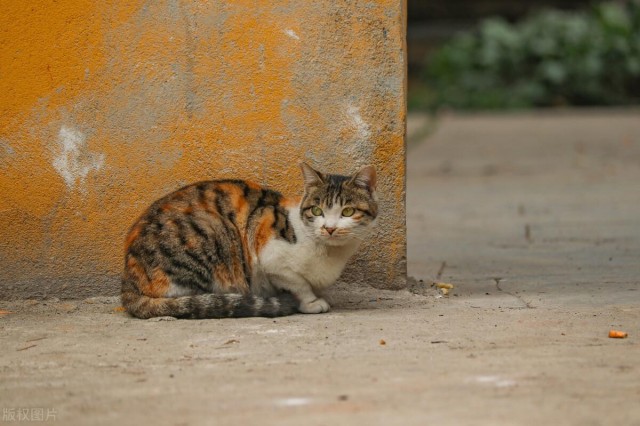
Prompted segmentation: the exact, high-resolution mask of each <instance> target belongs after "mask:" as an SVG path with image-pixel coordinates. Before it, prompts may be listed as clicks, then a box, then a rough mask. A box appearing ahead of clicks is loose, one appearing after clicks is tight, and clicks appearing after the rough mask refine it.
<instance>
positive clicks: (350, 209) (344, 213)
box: [342, 207, 356, 217]
mask: <svg viewBox="0 0 640 426" xmlns="http://www.w3.org/2000/svg"><path fill="white" fill-rule="evenodd" d="M355 212H356V209H354V208H353V207H345V208H344V209H342V216H344V217H351V216H353V214H354V213H355Z"/></svg>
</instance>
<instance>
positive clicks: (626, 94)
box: [410, 1, 640, 109]
mask: <svg viewBox="0 0 640 426" xmlns="http://www.w3.org/2000/svg"><path fill="white" fill-rule="evenodd" d="M423 81H424V82H425V87H423V88H421V92H420V93H417V94H415V96H412V97H411V100H410V106H412V107H423V108H424V107H427V108H431V109H437V108H439V107H453V108H458V109H498V108H528V107H537V106H558V105H628V104H637V103H640V3H639V2H637V1H630V2H627V3H604V4H600V5H598V6H595V7H593V8H591V9H589V10H586V11H582V12H562V11H556V10H546V11H541V12H539V13H537V14H535V15H532V16H531V17H529V18H527V19H526V20H524V21H522V22H520V23H518V24H509V23H508V22H505V21H504V20H502V19H500V18H492V19H487V20H485V21H483V22H482V23H481V25H480V27H479V29H478V30H477V31H475V32H473V33H466V34H462V35H459V36H457V37H455V38H454V39H452V40H451V41H450V42H448V43H447V44H445V45H444V46H443V47H441V48H440V49H439V50H438V51H437V52H435V53H434V54H433V55H432V56H431V57H430V59H429V61H428V64H427V67H426V72H425V73H424V75H423Z"/></svg>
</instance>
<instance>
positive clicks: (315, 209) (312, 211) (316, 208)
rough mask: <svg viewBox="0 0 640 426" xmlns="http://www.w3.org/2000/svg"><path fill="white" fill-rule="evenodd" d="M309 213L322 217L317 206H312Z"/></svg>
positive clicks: (320, 210)
mask: <svg viewBox="0 0 640 426" xmlns="http://www.w3.org/2000/svg"><path fill="white" fill-rule="evenodd" d="M311 213H312V214H313V215H314V216H322V209H321V208H320V207H318V206H313V207H311Z"/></svg>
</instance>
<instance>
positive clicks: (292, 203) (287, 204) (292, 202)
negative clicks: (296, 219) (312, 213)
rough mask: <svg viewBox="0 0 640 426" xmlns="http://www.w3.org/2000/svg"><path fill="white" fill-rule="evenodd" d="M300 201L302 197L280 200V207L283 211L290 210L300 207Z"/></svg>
mask: <svg viewBox="0 0 640 426" xmlns="http://www.w3.org/2000/svg"><path fill="white" fill-rule="evenodd" d="M300 201H302V197H291V198H282V200H280V205H281V206H282V207H284V208H285V209H291V208H294V207H296V206H298V205H300Z"/></svg>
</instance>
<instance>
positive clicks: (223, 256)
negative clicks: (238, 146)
mask: <svg viewBox="0 0 640 426" xmlns="http://www.w3.org/2000/svg"><path fill="white" fill-rule="evenodd" d="M300 167H301V169H302V176H303V180H304V192H303V195H302V197H297V198H286V197H284V196H282V194H280V193H279V192H277V191H274V190H271V189H268V188H263V187H261V186H259V185H257V184H255V183H252V182H250V181H244V180H213V181H205V182H199V183H195V184H192V185H188V186H185V187H183V188H181V189H179V190H177V191H175V192H173V193H171V194H169V195H167V196H165V197H163V198H160V199H159V200H157V201H156V202H155V203H153V204H152V205H151V206H150V207H149V208H148V209H147V210H146V212H145V213H143V214H142V216H141V217H140V218H139V219H138V220H137V221H136V222H135V224H134V225H133V226H132V227H131V229H130V231H129V233H128V235H127V238H126V241H125V265H124V274H123V277H122V294H121V297H122V304H123V306H124V308H125V309H126V310H127V312H129V314H131V315H132V316H134V317H138V318H143V319H146V318H152V317H161V316H170V317H176V318H225V317H253V316H264V317H277V316H285V315H291V314H294V313H296V312H302V313H323V312H327V311H329V309H330V306H329V304H328V303H327V301H326V300H325V299H323V298H322V297H319V293H320V292H321V291H322V290H324V289H325V288H327V287H329V286H330V285H332V284H333V283H335V281H336V280H337V279H338V277H339V276H340V274H341V273H342V271H343V269H344V267H345V265H346V263H347V261H348V260H349V258H350V257H351V256H352V255H353V254H355V253H356V251H357V250H358V247H359V245H360V243H361V241H362V240H363V239H364V238H365V237H366V236H367V234H369V233H370V231H371V229H372V228H373V226H374V224H375V222H376V219H377V216H378V200H377V195H376V171H375V168H374V167H373V166H364V167H362V168H361V169H359V170H358V172H357V173H355V174H353V175H351V176H341V175H335V174H325V173H321V172H319V171H316V170H314V169H313V168H312V167H311V166H309V165H307V164H306V163H302V164H301V165H300Z"/></svg>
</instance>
